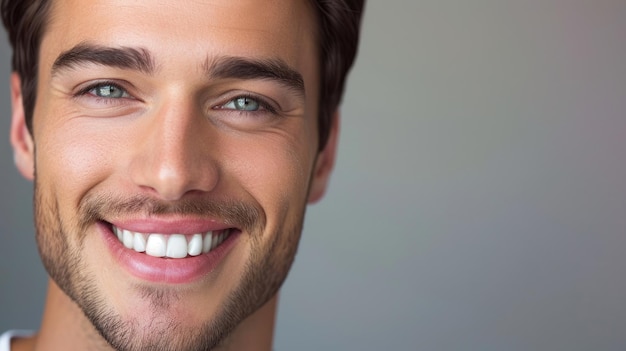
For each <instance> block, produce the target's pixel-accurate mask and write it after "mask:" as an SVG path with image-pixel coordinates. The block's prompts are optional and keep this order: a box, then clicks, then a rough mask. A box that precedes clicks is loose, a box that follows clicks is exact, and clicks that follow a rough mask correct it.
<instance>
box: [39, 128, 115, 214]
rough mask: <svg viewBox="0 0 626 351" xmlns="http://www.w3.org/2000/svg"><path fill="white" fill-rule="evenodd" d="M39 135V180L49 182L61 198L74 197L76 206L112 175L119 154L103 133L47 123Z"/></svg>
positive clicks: (109, 137) (111, 138) (108, 137)
mask: <svg viewBox="0 0 626 351" xmlns="http://www.w3.org/2000/svg"><path fill="white" fill-rule="evenodd" d="M103 134H104V135H103ZM39 136H40V137H39V141H40V142H39V143H38V144H37V145H36V147H37V155H36V156H37V160H36V167H37V177H38V178H39V181H40V182H41V183H42V184H45V183H50V185H52V186H53V188H54V190H55V191H56V192H57V194H58V195H59V197H61V198H65V199H71V198H73V199H74V201H76V204H77V202H78V201H79V200H80V197H81V195H82V194H84V192H86V191H88V190H89V189H90V188H91V187H93V186H94V185H95V184H97V183H98V182H100V181H101V180H102V179H104V178H105V177H106V175H107V174H108V173H110V172H109V171H110V169H111V167H112V160H113V158H114V155H115V154H116V152H115V148H114V147H112V146H113V145H112V143H111V142H110V140H114V138H113V137H112V136H110V135H106V133H102V130H100V131H94V130H89V129H88V128H82V127H81V128H78V127H77V125H73V124H72V123H66V124H65V125H64V126H62V127H60V128H55V126H54V125H52V124H48V125H47V128H46V131H42V132H41V133H40V134H39ZM76 204H75V205H76Z"/></svg>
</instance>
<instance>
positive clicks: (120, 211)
mask: <svg viewBox="0 0 626 351" xmlns="http://www.w3.org/2000/svg"><path fill="white" fill-rule="evenodd" d="M362 9H363V1H358V0H335V1H321V0H320V1H312V0H298V1H295V0H275V1H252V0H214V1H185V2H181V1H167V0H137V1H129V0H111V1H106V2H92V1H79V0H28V1H26V0H3V1H2V17H3V21H4V25H5V27H6V28H7V30H8V32H9V37H10V41H11V44H12V46H13V49H14V57H13V70H14V73H13V75H12V78H11V88H12V96H11V98H12V107H13V110H12V126H11V133H10V135H11V144H12V146H13V149H14V155H15V162H16V165H17V168H18V170H19V171H20V172H21V174H23V175H24V176H25V177H26V178H28V179H33V180H34V186H35V200H34V202H35V203H34V205H35V224H36V232H37V233H36V238H37V243H38V247H39V251H40V254H41V257H42V261H43V263H44V266H45V268H46V270H47V272H48V274H49V276H50V278H51V279H50V283H49V291H48V295H47V300H46V304H45V309H44V315H43V319H42V323H41V328H40V330H39V332H38V333H36V334H33V335H31V336H30V337H22V338H20V337H16V335H14V334H11V333H8V334H5V335H4V342H5V345H4V347H5V349H6V348H8V347H10V348H11V349H12V350H111V349H116V350H213V349H215V350H270V349H271V345H272V334H273V325H274V319H275V313H276V304H277V291H278V290H279V288H280V286H281V284H282V282H283V281H284V279H285V277H286V275H287V272H288V270H289V268H290V265H291V263H292V261H293V258H294V255H295V252H296V248H297V244H298V241H299V237H300V232H301V228H302V222H303V217H304V212H305V207H306V204H307V203H310V202H314V201H317V200H319V199H320V198H321V197H322V195H323V193H324V191H325V188H326V184H327V182H328V178H329V175H330V172H331V169H332V166H333V162H334V158H335V150H336V145H337V133H338V105H339V101H340V98H341V94H342V90H343V85H344V79H345V76H346V74H347V72H348V70H349V69H350V67H351V65H352V62H353V59H354V56H355V53H356V47H357V41H358V31H359V23H360V16H361V12H362ZM12 336H13V337H12ZM9 344H10V345H9ZM0 347H1V346H0Z"/></svg>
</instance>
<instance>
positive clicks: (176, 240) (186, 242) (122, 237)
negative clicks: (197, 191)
mask: <svg viewBox="0 0 626 351" xmlns="http://www.w3.org/2000/svg"><path fill="white" fill-rule="evenodd" d="M113 233H114V234H115V235H116V236H117V238H118V240H119V241H120V242H121V243H122V244H123V245H124V246H125V247H126V248H128V249H133V250H135V251H137V252H145V253H146V254H147V255H149V256H154V257H169V258H184V257H187V255H189V256H198V255H200V254H203V253H208V252H210V251H211V250H213V249H214V248H215V247H217V246H218V245H220V244H221V243H222V242H223V241H224V240H226V238H228V236H229V235H230V230H229V229H226V230H220V231H216V232H210V231H209V232H206V233H198V234H193V235H183V234H167V235H166V234H157V233H155V234H143V233H135V232H131V231H129V230H125V229H120V228H117V227H115V226H113Z"/></svg>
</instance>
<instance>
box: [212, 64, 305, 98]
mask: <svg viewBox="0 0 626 351" xmlns="http://www.w3.org/2000/svg"><path fill="white" fill-rule="evenodd" d="M203 66H204V67H203V68H204V70H205V72H206V73H207V75H208V76H209V77H210V78H218V79H220V78H222V79H223V78H234V79H267V80H274V81H277V82H279V83H280V84H282V85H284V86H286V87H288V88H289V89H291V90H293V91H295V92H296V93H297V94H298V95H301V96H304V79H303V78H302V75H301V74H300V73H299V72H298V71H296V70H295V69H293V68H291V67H289V65H287V63H285V62H284V61H283V60H281V59H251V58H243V57H230V56H226V57H218V58H216V59H211V60H207V61H206V62H205V63H204V65H203Z"/></svg>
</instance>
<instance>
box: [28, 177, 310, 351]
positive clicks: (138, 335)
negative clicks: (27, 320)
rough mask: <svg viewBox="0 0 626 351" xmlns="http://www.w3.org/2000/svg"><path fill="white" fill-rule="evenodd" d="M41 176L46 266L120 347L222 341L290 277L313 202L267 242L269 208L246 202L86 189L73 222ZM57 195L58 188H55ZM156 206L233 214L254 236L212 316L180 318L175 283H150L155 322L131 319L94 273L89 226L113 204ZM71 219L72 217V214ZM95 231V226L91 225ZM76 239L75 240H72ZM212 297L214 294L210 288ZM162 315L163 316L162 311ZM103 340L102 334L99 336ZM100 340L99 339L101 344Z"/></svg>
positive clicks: (40, 225)
mask: <svg viewBox="0 0 626 351" xmlns="http://www.w3.org/2000/svg"><path fill="white" fill-rule="evenodd" d="M40 187H41V186H40V184H38V182H37V178H35V192H34V194H35V198H34V200H35V201H34V205H35V206H34V208H35V226H36V239H37V245H38V249H39V253H40V256H41V258H42V262H43V265H44V267H45V268H46V270H47V272H48V274H49V275H50V277H51V278H52V279H53V280H54V281H55V283H56V284H57V285H58V286H59V288H60V289H61V290H62V291H63V292H64V293H65V294H66V295H67V296H69V297H70V298H71V299H72V300H73V301H74V302H75V303H76V304H77V305H78V307H79V308H80V309H81V310H82V312H83V313H84V315H85V316H86V317H87V319H88V320H89V321H90V322H91V324H92V325H93V327H94V328H95V329H96V330H97V331H98V333H99V334H100V336H102V338H104V340H106V342H107V343H108V344H109V345H110V346H111V347H113V348H114V349H116V350H120V351H141V350H163V351H168V350H172V351H173V350H180V351H184V350H190V351H191V350H212V349H214V348H215V347H217V346H220V345H221V344H222V343H223V342H224V341H225V340H226V339H227V337H228V335H229V334H230V333H231V332H232V331H233V330H234V329H235V328H236V327H237V325H238V324H239V323H241V322H242V321H243V320H244V319H245V318H246V317H248V316H249V315H250V314H252V313H253V312H255V311H256V310H258V309H259V308H260V307H261V306H263V305H264V304H265V303H266V302H267V301H269V300H270V299H271V298H272V297H273V296H274V295H275V294H276V293H277V291H278V289H279V288H280V286H281V285H282V283H283V282H284V280H285V278H286V277H287V274H288V272H289V269H290V267H291V264H292V263H293V260H294V257H295V254H296V251H297V246H298V242H299V239H300V234H301V231H302V224H303V220H304V211H305V204H302V205H301V210H300V211H299V212H298V213H299V218H297V219H296V220H295V221H293V224H292V225H291V226H290V227H289V228H283V230H280V231H278V232H275V233H266V234H263V235H270V237H271V242H270V243H269V245H266V248H262V246H261V243H260V241H261V240H260V238H261V232H262V229H263V228H264V227H265V216H264V214H263V212H262V210H260V209H257V208H255V207H254V206H251V205H248V204H244V203H232V202H227V203H226V202H222V203H215V202H202V203H198V202H194V203H180V204H177V205H173V206H172V205H165V204H162V203H159V202H157V201H155V200H151V199H148V198H145V197H144V198H133V199H125V200H121V199H114V198H112V197H106V196H99V197H89V196H86V197H85V198H84V199H83V201H81V206H80V207H79V209H78V212H77V214H76V217H75V219H78V220H77V221H75V223H76V224H72V223H65V222H64V219H63V218H62V217H61V214H60V211H59V204H58V202H57V199H56V198H54V197H52V196H47V195H46V193H45V191H42V189H40ZM48 193H49V194H50V195H51V194H52V193H53V191H50V190H48ZM130 210H135V211H137V212H136V213H139V211H148V212H149V213H153V214H163V213H177V214H196V215H197V214H199V213H204V214H206V215H210V216H213V217H217V218H225V219H226V221H231V222H233V223H243V224H244V228H245V229H248V230H245V231H244V232H243V233H242V234H244V235H249V236H250V243H251V247H250V253H251V254H250V257H249V258H248V261H247V262H246V264H245V269H244V273H243V275H242V276H241V278H240V281H239V284H238V286H237V288H236V289H234V290H233V291H231V292H230V293H229V295H228V296H227V298H226V299H225V301H224V302H223V303H222V305H221V306H220V309H219V311H216V313H215V315H214V316H213V317H212V319H210V320H207V321H204V322H203V323H201V324H200V325H197V326H194V327H193V328H189V327H188V326H183V325H182V324H181V323H180V322H179V321H176V320H168V319H167V318H166V317H164V316H166V315H167V313H163V312H167V309H168V308H171V307H172V306H174V305H175V304H176V303H177V302H178V301H179V300H180V297H179V296H178V294H177V292H176V290H174V289H167V288H154V287H151V288H146V287H144V288H142V289H140V290H141V291H140V293H141V296H142V297H143V298H144V299H146V300H148V301H149V305H150V306H151V309H152V312H151V314H152V315H153V316H156V317H157V318H155V319H154V320H153V322H152V323H150V324H149V328H145V327H141V326H140V325H139V323H138V321H137V320H133V319H132V318H131V319H124V318H123V317H122V316H120V315H118V314H116V312H115V311H114V310H113V308H112V307H111V306H110V305H108V304H107V301H108V300H107V298H106V297H105V296H103V292H102V291H101V290H100V289H99V287H98V286H97V284H96V282H95V279H94V277H93V276H92V275H90V274H88V272H85V270H84V269H83V268H84V267H85V260H84V258H83V256H82V255H83V254H84V250H83V243H84V238H85V236H86V235H88V231H87V228H89V227H93V225H94V224H95V222H96V221H97V220H98V219H102V218H103V216H102V215H104V214H108V213H109V212H110V211H118V212H121V213H123V212H122V211H130ZM69 220H72V219H71V218H70V219H69ZM91 232H92V233H93V229H92V230H91ZM71 240H74V245H72V241H71ZM207 299H208V300H209V301H210V299H212V296H207ZM159 316H160V318H159ZM99 341H100V343H101V340H99ZM97 343H98V340H94V349H96V347H95V344H97Z"/></svg>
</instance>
